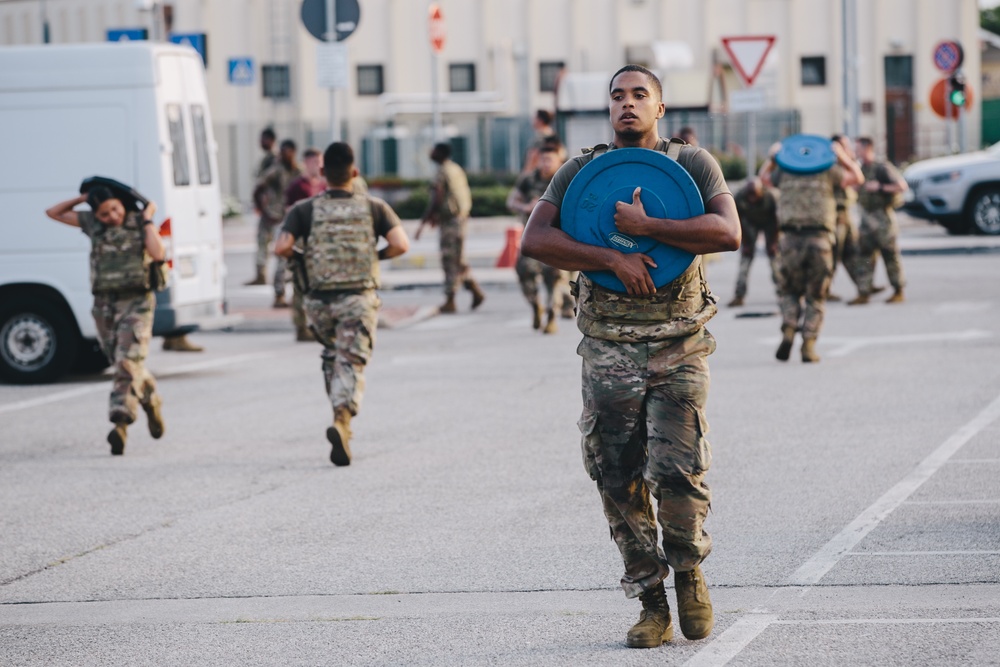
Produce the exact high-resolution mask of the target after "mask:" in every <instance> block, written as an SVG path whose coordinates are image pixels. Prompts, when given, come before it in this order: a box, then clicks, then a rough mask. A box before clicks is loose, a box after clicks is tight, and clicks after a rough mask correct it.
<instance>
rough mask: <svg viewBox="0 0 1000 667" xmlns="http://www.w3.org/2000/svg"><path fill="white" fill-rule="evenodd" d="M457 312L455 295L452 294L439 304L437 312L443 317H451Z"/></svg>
mask: <svg viewBox="0 0 1000 667" xmlns="http://www.w3.org/2000/svg"><path fill="white" fill-rule="evenodd" d="M457 310H458V309H457V308H455V295H454V294H449V295H448V298H447V299H445V301H444V303H443V304H441V307H440V308H438V312H439V313H444V314H445V315H451V314H452V313H455V312H456V311H457Z"/></svg>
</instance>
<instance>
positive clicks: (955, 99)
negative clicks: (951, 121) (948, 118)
mask: <svg viewBox="0 0 1000 667" xmlns="http://www.w3.org/2000/svg"><path fill="white" fill-rule="evenodd" d="M948 100H949V101H950V102H951V104H952V106H956V107H964V106H965V91H964V90H953V91H951V95H949V96H948Z"/></svg>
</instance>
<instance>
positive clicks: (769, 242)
mask: <svg viewBox="0 0 1000 667" xmlns="http://www.w3.org/2000/svg"><path fill="white" fill-rule="evenodd" d="M740 226H741V227H742V228H743V242H742V244H741V245H740V270H739V274H737V276H736V296H737V297H739V298H741V299H742V298H743V297H745V296H746V294H747V279H748V277H749V275H750V266H751V264H753V258H754V255H755V254H757V238H758V236H759V235H760V234H763V235H764V251H765V252H766V253H767V258H768V261H769V262H770V264H771V281H772V282H773V283H774V287H775V289H776V290H778V292H779V293H780V291H781V289H780V287H781V262H780V260H779V259H778V229H777V228H776V227H774V228H764V229H761V228H760V227H757V226H755V225H751V224H749V223H745V222H741V224H740Z"/></svg>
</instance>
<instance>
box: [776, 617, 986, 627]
mask: <svg viewBox="0 0 1000 667" xmlns="http://www.w3.org/2000/svg"><path fill="white" fill-rule="evenodd" d="M938 623H1000V618H997V617H993V616H985V617H983V616H976V617H969V618H826V619H810V620H802V621H796V620H794V619H789V620H783V621H774V625H925V624H926V625H936V624H938Z"/></svg>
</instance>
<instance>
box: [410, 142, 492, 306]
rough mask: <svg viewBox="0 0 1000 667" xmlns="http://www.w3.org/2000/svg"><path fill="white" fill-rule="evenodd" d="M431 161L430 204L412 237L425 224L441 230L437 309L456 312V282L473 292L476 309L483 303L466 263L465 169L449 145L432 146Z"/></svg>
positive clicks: (468, 207) (468, 206)
mask: <svg viewBox="0 0 1000 667" xmlns="http://www.w3.org/2000/svg"><path fill="white" fill-rule="evenodd" d="M430 157H431V160H432V161H433V162H435V163H436V164H437V165H438V170H437V174H435V176H434V182H433V183H432V184H431V196H430V202H428V205H427V210H426V211H425V212H424V215H423V217H422V219H421V221H420V227H418V228H417V232H416V234H415V238H418V239H419V238H420V232H421V230H422V229H423V226H424V225H425V224H429V225H431V226H435V227H438V228H439V230H440V247H441V267H442V268H443V269H444V294H445V302H444V304H442V306H441V307H440V308H439V311H440V312H441V313H445V314H451V313H455V312H457V310H458V309H457V308H456V306H455V292H457V291H458V286H459V283H461V284H462V286H463V287H464V288H465V289H467V290H469V291H470V292H472V309H473V310H475V309H476V308H479V306H481V305H482V303H483V301H485V300H486V295H485V294H483V291H482V290H481V289H480V288H479V283H477V282H476V279H475V278H473V277H472V271H471V270H470V269H469V265H468V264H467V263H466V261H465V236H466V226H467V224H468V221H469V214H470V213H471V212H472V190H470V189H469V179H468V177H466V175H465V170H464V169H462V167H460V166H459V165H458V164H457V163H455V162H454V161H453V160H452V159H451V144H448V143H444V142H442V143H439V144H435V145H434V148H433V149H431V154H430Z"/></svg>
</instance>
